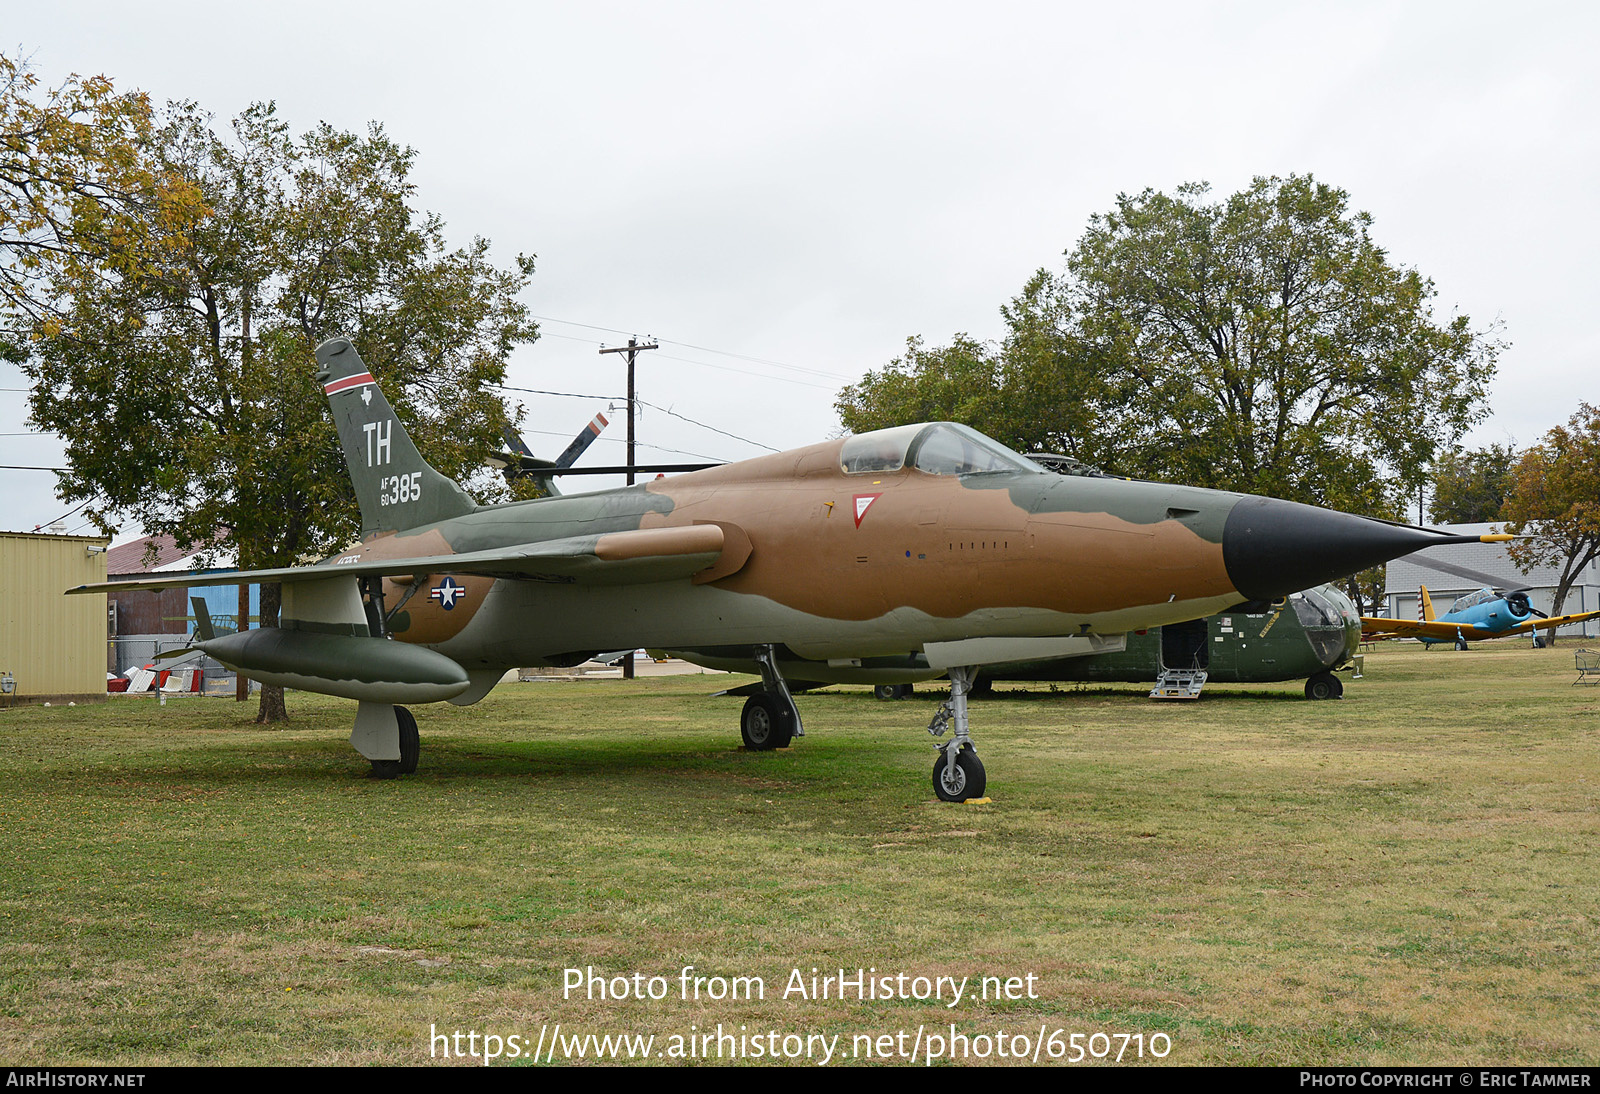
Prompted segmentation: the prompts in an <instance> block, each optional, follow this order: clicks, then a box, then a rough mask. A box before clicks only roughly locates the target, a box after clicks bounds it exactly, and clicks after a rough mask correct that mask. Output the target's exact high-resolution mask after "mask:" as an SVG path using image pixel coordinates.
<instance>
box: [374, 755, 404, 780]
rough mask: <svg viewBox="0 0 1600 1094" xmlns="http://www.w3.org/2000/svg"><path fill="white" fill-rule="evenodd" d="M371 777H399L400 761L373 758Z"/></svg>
mask: <svg viewBox="0 0 1600 1094" xmlns="http://www.w3.org/2000/svg"><path fill="white" fill-rule="evenodd" d="M372 777H373V778H374V779H398V778H399V777H400V761H399V760H373V761H372Z"/></svg>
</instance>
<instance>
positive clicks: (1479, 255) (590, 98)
mask: <svg viewBox="0 0 1600 1094" xmlns="http://www.w3.org/2000/svg"><path fill="white" fill-rule="evenodd" d="M3 10H4V16H3V18H0V33H3V34H4V35H5V39H6V40H5V41H3V42H0V48H3V49H5V50H7V51H13V52H14V51H16V50H17V49H19V48H20V49H21V51H22V52H23V54H24V55H26V56H29V57H31V59H32V62H33V65H34V68H35V70H36V71H37V72H38V74H39V75H40V77H41V78H42V79H43V80H44V81H45V82H48V83H55V82H58V81H59V80H60V79H61V78H62V77H64V76H66V75H67V74H68V73H73V72H76V73H80V74H84V75H90V74H105V75H107V76H109V77H111V78H112V79H113V80H114V81H115V82H116V84H117V86H118V87H119V88H122V89H132V88H139V89H142V90H144V91H146V92H148V93H149V94H150V95H151V96H152V97H153V98H154V99H155V100H156V101H158V102H163V101H166V100H169V99H193V100H195V101H196V102H198V103H199V104H201V105H202V106H203V107H205V108H206V109H208V110H210V111H211V112H213V113H214V114H215V115H216V116H217V119H218V122H219V123H225V122H226V120H227V119H228V118H229V117H231V116H232V115H234V114H236V113H237V112H238V111H240V110H241V109H242V108H243V107H245V106H246V105H248V104H249V103H251V102H253V101H257V100H269V99H270V100H275V101H276V102H277V103H278V107H279V111H280V114H281V116H282V117H284V118H285V119H286V120H287V121H288V122H289V123H290V125H291V126H292V127H293V128H294V129H295V130H296V131H303V130H304V129H307V128H309V127H311V126H312V125H314V124H315V123H317V122H318V121H324V120H325V121H328V122H330V123H332V124H333V125H335V126H338V127H341V128H347V129H357V130H359V129H362V128H364V127H365V126H366V124H367V123H368V122H369V121H372V120H376V121H379V122H381V123H382V124H383V125H384V127H385V128H386V130H387V131H388V132H389V134H390V135H391V136H392V137H394V138H395V139H397V140H398V141H400V142H402V143H405V144H408V145H410V146H411V147H413V148H414V149H415V150H416V152H417V159H416V167H415V172H414V175H413V179H414V181H415V182H416V183H417V186H418V194H417V205H418V206H419V207H420V208H422V209H427V210H431V211H433V212H437V213H439V214H440V215H442V216H443V217H444V219H445V221H446V225H447V232H448V233H449V236H450V238H451V240H452V242H455V243H465V242H467V241H469V240H470V239H471V238H472V237H473V236H474V235H482V236H486V237H487V238H489V239H490V240H491V241H493V244H494V247H495V252H496V255H497V257H498V259H499V260H500V262H501V263H502V264H506V263H509V261H510V260H511V258H512V256H514V255H515V254H516V253H518V252H531V253H534V254H537V255H538V272H537V274H536V276H535V278H534V280H533V283H532V285H531V287H530V288H529V289H528V291H527V294H526V300H527V302H528V304H529V306H530V308H531V309H532V311H533V313H534V314H535V315H538V316H541V317H544V319H545V322H544V323H543V333H544V336H543V337H542V338H541V339H540V340H539V341H538V343H537V344H535V345H533V346H530V347H525V348H523V349H521V350H519V351H518V352H517V354H516V356H515V357H514V358H513V361H512V365H511V379H510V380H509V382H510V383H511V384H514V385H518V386H524V387H531V388H541V389H550V390H558V391H567V392H578V393H584V394H595V395H602V396H620V395H621V394H622V393H623V392H624V390H625V385H624V372H623V367H622V362H621V358H620V355H607V356H600V355H599V354H598V352H597V351H598V349H599V347H600V343H602V342H604V343H606V344H609V345H617V344H619V343H622V342H626V340H627V336H628V335H629V334H638V335H654V336H656V337H657V338H659V339H661V340H662V342H663V344H662V348H661V349H660V350H659V351H655V352H651V353H646V354H642V355H641V356H640V359H639V361H640V363H639V374H640V381H639V386H640V395H641V397H642V398H643V399H645V400H647V401H649V402H651V403H654V404H656V405H658V406H660V407H665V408H670V409H672V410H675V411H676V412H677V413H679V414H682V415H687V416H688V417H690V418H694V419H697V420H698V421H700V422H704V423H708V424H710V425H712V426H715V427H717V428H718V429H721V430H723V431H725V432H726V433H731V434H735V435H737V436H739V437H742V438H749V439H751V440H752V441H755V442H760V444H764V445H769V446H771V447H773V448H789V447H794V446H797V445H801V444H807V443H810V442H812V441H816V440H820V439H822V438H824V437H827V436H830V435H833V434H835V433H837V431H838V429H839V425H838V420H837V416H836V415H835V413H834V411H833V400H834V396H835V394H836V392H837V390H838V388H839V387H840V386H842V385H843V384H845V383H849V382H853V381H855V380H857V379H859V378H860V376H861V375H862V374H863V373H864V372H866V371H867V370H869V369H875V368H880V367H882V366H883V365H884V364H885V363H887V362H888V361H889V360H890V359H892V358H894V357H895V356H897V355H898V354H899V353H900V352H901V350H902V348H903V346H904V343H905V339H906V338H907V337H908V336H910V335H922V336H924V337H925V338H926V339H927V340H928V341H929V342H930V343H932V344H940V343H943V342H945V341H947V340H948V339H949V338H950V337H951V336H952V335H953V334H955V333H957V332H966V333H969V334H971V335H973V336H975V337H978V338H995V337H998V336H999V335H1000V334H1001V331H1002V327H1001V322H1000V318H999V315H998V309H999V307H1000V305H1001V304H1003V303H1004V302H1005V301H1006V300H1008V299H1009V298H1010V297H1011V296H1012V295H1014V294H1015V293H1016V292H1017V291H1018V290H1019V289H1020V288H1021V286H1022V284H1023V282H1024V281H1025V280H1026V279H1027V277H1028V276H1029V274H1031V273H1032V272H1033V271H1034V270H1035V269H1037V268H1039V267H1041V266H1047V267H1051V268H1059V267H1060V265H1061V255H1062V252H1063V251H1065V250H1066V249H1068V248H1070V247H1071V246H1072V245H1073V244H1074V243H1075V241H1076V240H1077V239H1078V237H1079V236H1080V235H1081V234H1082V232H1083V230H1084V228H1085V227H1086V225H1087V221H1088V218H1089V217H1090V216H1091V215H1092V214H1094V213H1096V212H1104V211H1106V210H1108V209H1110V208H1111V207H1112V205H1113V203H1114V201H1115V198H1116V195H1117V194H1118V193H1119V192H1136V191H1139V190H1142V189H1144V188H1145V187H1153V188H1156V189H1162V190H1170V189H1171V188H1173V187H1176V186H1177V185H1179V184H1180V183H1182V182H1185V181H1190V180H1205V181H1208V182H1210V183H1211V184H1212V186H1213V188H1214V192H1215V193H1216V194H1217V195H1218V196H1223V195H1226V194H1228V193H1232V192H1233V191H1235V190H1238V189H1241V188H1242V187H1244V186H1245V185H1247V184H1248V183H1249V181H1250V179H1251V177H1252V176H1255V175H1287V174H1290V173H1296V174H1306V173H1310V174H1313V175H1315V176H1316V177H1317V178H1318V179H1319V180H1321V181H1324V182H1328V183H1332V184H1334V185H1336V186H1339V187H1341V188H1343V189H1345V190H1347V191H1348V192H1349V193H1350V195H1351V204H1352V206H1353V207H1354V208H1356V209H1362V210H1366V211H1367V212H1370V213H1371V214H1372V216H1373V218H1374V224H1373V229H1372V232H1373V237H1374V239H1375V240H1376V241H1377V242H1378V244H1379V245H1380V246H1382V247H1384V248H1385V249H1387V250H1388V252H1389V254H1390V256H1391V258H1392V260H1393V261H1395V262H1396V263H1399V264H1401V265H1405V266H1409V267H1414V268H1416V269H1418V270H1420V271H1421V272H1422V273H1423V274H1424V275H1425V276H1427V277H1429V278H1431V279H1432V280H1433V282H1434V284H1435V287H1436V289H1437V293H1438V295H1437V297H1436V298H1435V302H1434V304H1435V311H1436V315H1437V317H1438V318H1439V320H1440V321H1441V322H1443V321H1447V320H1448V319H1449V318H1450V317H1452V316H1453V315H1455V314H1458V313H1462V312H1465V313H1466V314H1468V315H1470V316H1471V317H1472V320H1473V323H1474V325H1475V326H1478V327H1482V326H1486V325H1488V324H1489V323H1491V322H1494V321H1499V322H1501V323H1502V324H1503V331H1502V337H1504V338H1505V339H1506V340H1508V341H1509V342H1510V343H1511V346H1510V348H1509V350H1507V352H1506V353H1505V354H1504V355H1503V356H1502V358H1501V362H1500V375H1499V379H1498V380H1497V382H1496V383H1495V385H1494V388H1493V392H1492V398H1491V406H1492V408H1493V410H1494V416H1493V417H1492V418H1491V419H1490V420H1489V421H1488V422H1487V423H1485V424H1484V425H1483V426H1482V427H1480V428H1479V429H1478V430H1476V431H1475V432H1474V433H1473V434H1472V436H1471V437H1470V438H1469V443H1472V444H1486V443H1490V442H1497V443H1505V442H1508V441H1511V442H1515V443H1517V444H1519V445H1526V444H1530V443H1533V442H1534V441H1536V440H1538V438H1539V436H1540V435H1541V434H1542V433H1543V432H1544V431H1545V430H1546V429H1548V428H1549V427H1550V426H1552V425H1555V424H1557V423H1560V422H1563V421H1565V420H1566V418H1567V417H1568V416H1569V415H1570V414H1571V413H1572V411H1573V410H1574V409H1575V408H1576V405H1577V403H1578V401H1579V400H1580V399H1584V398H1587V399H1590V400H1594V399H1595V398H1596V393H1595V392H1594V391H1593V390H1591V389H1590V388H1589V387H1588V386H1587V383H1586V382H1587V381H1592V378H1593V375H1594V366H1595V364H1596V359H1597V352H1596V350H1597V348H1600V338H1597V335H1596V333H1595V321H1594V314H1593V307H1592V296H1593V294H1594V292H1595V289H1596V278H1595V276H1594V269H1595V256H1596V254H1597V253H1600V227H1597V224H1600V218H1597V216H1596V211H1595V206H1596V198H1597V194H1600V185H1597V182H1600V170H1597V168H1600V163H1597V160H1600V138H1597V135H1596V134H1597V131H1600V127H1597V125H1596V122H1595V117H1596V114H1597V108H1600V78H1597V75H1596V73H1597V71H1600V66H1596V65H1595V63H1594V55H1595V52H1596V49H1597V47H1600V34H1597V33H1596V32H1597V30H1600V15H1597V12H1600V6H1596V5H1593V4H1590V3H1576V2H1571V3H1523V4H1518V5H1515V6H1512V5H1509V4H1504V3H1496V4H1490V3H1462V2H1451V3H1412V4H1405V3H1395V2H1383V3H1346V4H1338V3H1316V4H1309V3H1308V4H1293V3H1286V2H1283V0H1273V2H1238V3H1209V4H1208V3H1202V2H1196V0H1188V2H1183V3H1142V4H1135V3H1120V4H1107V3H1100V4H1093V5H1089V4H1077V3H1066V2H1057V3H1004V2H995V0H984V2H982V3H930V2H926V0H923V2H918V3H871V2H861V0H857V2H854V3H848V4H824V3H817V2H814V0H812V2H808V3H805V4H790V5H782V6H779V5H776V4H756V3H750V2H744V3H710V2H693V3H675V2H670V0H656V2H653V3H633V2H626V3H624V2H617V3H596V2H592V0H591V2H585V3H560V4H557V3H547V2H535V3H472V2H470V0H460V2H458V3H456V4H455V5H453V6H450V7H448V8H446V7H445V6H444V5H439V4H436V3H430V4H406V3H396V2H385V3H381V4H380V3H343V2H340V0H322V2H320V3H298V2H297V3H273V2H263V3H258V4H254V5H232V4H218V3H215V2H214V0H211V2H206V3H178V2H170V0H149V2H146V3H141V4H128V3H125V2H114V3H102V2H85V0H78V2H75V3H73V4H70V5H45V4H26V5H24V4H21V3H17V2H16V0H11V2H9V3H7V4H5V5H4V9H3ZM595 328H604V329H595ZM21 384H22V381H21V379H20V377H19V376H18V375H17V374H16V373H15V371H14V370H8V371H5V372H0V387H11V388H15V387H20V386H21ZM523 398H524V401H525V404H526V406H527V407H528V411H529V417H528V420H527V423H526V426H527V432H526V436H527V440H528V442H529V444H530V445H531V446H532V447H533V449H534V450H535V451H536V452H538V453H539V454H541V455H545V456H554V455H555V454H556V453H557V452H559V451H560V450H561V448H563V447H564V446H565V444H566V441H567V439H568V438H570V437H571V436H572V435H573V434H575V433H576V432H577V431H578V430H579V429H580V428H581V427H582V426H583V425H584V423H585V422H587V421H588V419H589V418H590V417H591V416H592V415H593V414H594V413H595V411H597V410H600V409H603V407H604V401H603V400H595V399H570V398H547V397H535V396H531V395H530V396H525V397H523ZM619 411H620V408H619ZM25 416H26V408H25V406H24V404H23V395H22V394H21V393H19V392H16V391H0V434H11V433H15V432H17V431H21V430H24V429H26V426H25V424H24V419H25ZM613 419H614V424H613V426H612V428H611V430H609V431H608V433H607V438H615V440H607V439H603V440H602V441H601V442H600V443H599V444H598V445H597V446H596V448H595V449H592V450H591V454H590V455H589V456H587V457H585V460H586V462H598V461H600V460H604V462H607V463H611V462H620V461H621V444H620V440H621V438H622V436H623V428H622V423H621V414H620V413H618V414H616V415H613ZM541 431H547V432H541ZM640 439H641V441H642V442H645V443H648V444H650V445H654V446H657V447H655V448H653V449H651V448H646V449H644V450H642V451H641V459H643V460H651V459H656V460H662V461H676V460H682V459H684V458H686V457H685V456H684V455H682V454H681V453H692V454H694V455H696V456H707V457H713V458H717V459H739V458H743V457H746V456H751V455H755V454H758V453H760V452H761V451H763V449H762V448H761V447H759V446H758V445H757V444H753V443H746V442H744V441H741V440H736V439H733V438H730V437H728V436H725V435H723V434H719V433H716V432H712V431H710V430H707V429H704V428H700V427H698V426H695V425H691V424H689V423H687V422H684V421H682V420H680V419H677V418H673V417H671V416H669V415H667V414H665V413H662V412H660V411H657V410H653V409H650V408H646V411H645V414H644V417H643V418H642V419H641V423H640ZM61 459H62V451H61V446H60V444H59V442H58V441H56V440H55V439H54V438H48V437H47V438H38V437H15V436H9V435H6V436H0V463H4V464H44V465H52V464H58V463H59V462H60V461H61ZM0 476H3V478H0V481H3V482H4V483H5V484H6V489H5V513H4V516H3V517H0V527H4V528H7V529H16V530H24V531H26V530H30V529H32V528H33V527H34V525H36V524H40V523H43V522H48V521H49V520H51V519H52V518H54V517H57V516H60V515H61V514H62V513H63V512H64V511H65V510H66V509H67V508H68V506H66V505H64V504H62V503H60V502H59V501H57V500H56V499H55V498H54V496H53V494H52V492H51V486H52V483H53V476H51V475H49V474H45V473H41V472H31V471H0ZM569 481H571V480H569ZM591 485H593V483H592V481H591ZM572 488H573V487H572V486H569V487H568V489H572ZM79 523H80V522H79V520H78V519H77V518H73V519H71V520H69V521H68V527H69V528H76V527H77V526H78V524H79ZM125 531H128V532H132V531H136V529H127V530H125Z"/></svg>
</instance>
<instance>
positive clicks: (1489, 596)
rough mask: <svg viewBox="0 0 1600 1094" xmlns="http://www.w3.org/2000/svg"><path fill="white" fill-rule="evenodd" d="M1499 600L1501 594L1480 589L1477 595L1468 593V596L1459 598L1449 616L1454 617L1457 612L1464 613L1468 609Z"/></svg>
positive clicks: (1451, 608) (1451, 606)
mask: <svg viewBox="0 0 1600 1094" xmlns="http://www.w3.org/2000/svg"><path fill="white" fill-rule="evenodd" d="M1499 599H1500V594H1499V593H1497V592H1495V591H1494V590H1493V589H1479V590H1478V591H1477V592H1475V593H1468V594H1467V595H1466V596H1463V597H1458V598H1457V599H1456V602H1455V603H1454V604H1452V605H1450V612H1449V614H1451V615H1453V614H1455V613H1456V612H1464V611H1466V610H1467V609H1468V608H1476V607H1477V606H1478V605H1479V604H1487V603H1488V602H1489V601H1491V600H1499Z"/></svg>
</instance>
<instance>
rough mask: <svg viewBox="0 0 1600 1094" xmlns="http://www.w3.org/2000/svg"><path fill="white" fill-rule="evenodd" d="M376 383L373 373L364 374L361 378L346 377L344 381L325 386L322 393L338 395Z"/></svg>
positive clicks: (336, 381)
mask: <svg viewBox="0 0 1600 1094" xmlns="http://www.w3.org/2000/svg"><path fill="white" fill-rule="evenodd" d="M376 382H377V381H375V380H374V379H373V378H372V373H370V372H363V373H362V374H361V375H360V376H346V377H345V378H344V379H342V380H335V381H333V382H332V383H331V384H325V385H324V386H323V388H322V393H323V394H324V395H337V394H339V392H341V391H349V390H350V389H351V388H353V387H361V386H362V385H363V384H371V383H376Z"/></svg>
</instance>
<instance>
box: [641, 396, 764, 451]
mask: <svg viewBox="0 0 1600 1094" xmlns="http://www.w3.org/2000/svg"><path fill="white" fill-rule="evenodd" d="M639 402H641V403H643V404H644V405H645V406H647V407H650V408H652V409H654V410H659V411H661V413H663V414H670V415H672V416H673V417H674V418H681V419H683V420H684V421H686V422H688V423H689V424H690V425H697V426H699V427H700V428H701V429H709V430H711V432H713V433H720V434H722V435H723V436H724V437H732V438H733V439H734V440H736V441H743V442H744V443H745V444H753V445H755V446H756V447H757V448H765V449H766V450H767V451H768V452H776V451H778V450H777V449H776V448H773V447H772V446H771V445H770V444H762V443H761V442H760V441H752V440H751V439H750V438H749V437H741V436H739V434H737V433H729V432H728V431H727V430H726V429H718V428H717V427H716V426H714V425H707V424H706V423H705V422H697V421H695V420H694V419H693V418H691V417H689V416H688V415H687V414H679V413H678V412H677V411H676V410H668V409H667V408H666V407H664V406H656V404H655V403H652V402H650V401H649V400H646V399H640V400H639Z"/></svg>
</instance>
